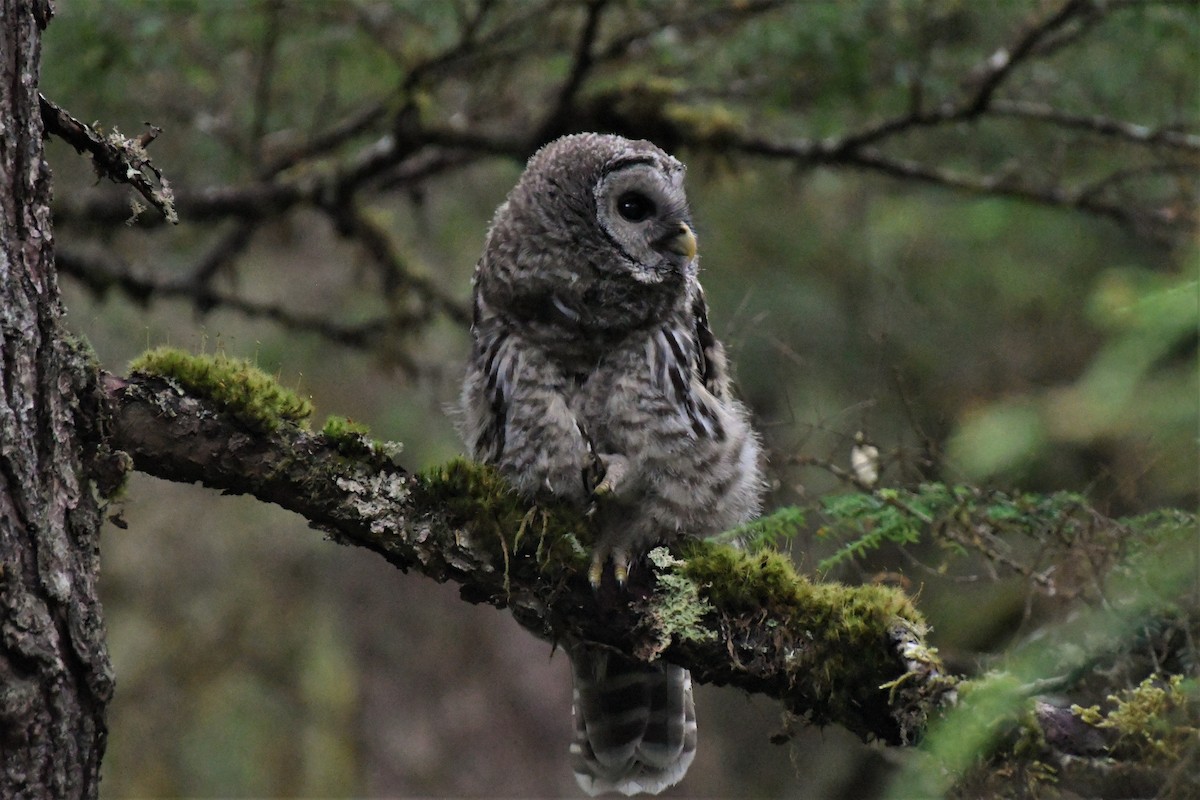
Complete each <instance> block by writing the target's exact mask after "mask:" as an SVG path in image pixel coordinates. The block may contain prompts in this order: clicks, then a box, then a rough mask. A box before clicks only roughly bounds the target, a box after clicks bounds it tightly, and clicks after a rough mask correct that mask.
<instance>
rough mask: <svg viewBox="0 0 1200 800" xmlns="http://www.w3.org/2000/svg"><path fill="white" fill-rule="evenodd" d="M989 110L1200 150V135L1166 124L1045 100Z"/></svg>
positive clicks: (1136, 141) (1003, 102) (997, 103)
mask: <svg viewBox="0 0 1200 800" xmlns="http://www.w3.org/2000/svg"><path fill="white" fill-rule="evenodd" d="M988 111H989V113H990V114H993V115H996V116H1001V117H1016V118H1019V119H1031V120H1037V121H1038V122H1048V123H1050V124H1052V125H1057V126H1059V127H1062V128H1072V129H1075V130H1082V131H1087V132H1089V133H1095V134H1098V135H1101V136H1111V137H1113V138H1116V139H1121V140H1123V141H1127V142H1132V143H1134V144H1143V145H1157V146H1161V147H1167V148H1172V149H1177V150H1186V151H1187V152H1190V153H1200V136H1198V135H1196V134H1192V133H1185V132H1183V131H1177V130H1170V129H1167V128H1152V127H1150V126H1147V125H1137V124H1135V123H1132V122H1126V121H1124V120H1117V119H1111V118H1109V117H1104V116H1100V115H1098V114H1091V115H1087V114H1071V113H1068V112H1066V111H1062V110H1060V109H1057V108H1054V107H1053V106H1050V105H1047V104H1046V103H1033V102H1028V101H1022V100H997V101H995V102H993V103H992V104H991V107H990V108H989V109H988Z"/></svg>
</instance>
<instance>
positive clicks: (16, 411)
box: [0, 0, 112, 798]
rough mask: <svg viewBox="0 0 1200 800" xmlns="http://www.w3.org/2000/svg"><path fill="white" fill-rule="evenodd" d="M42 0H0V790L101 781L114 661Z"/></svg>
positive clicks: (84, 786)
mask: <svg viewBox="0 0 1200 800" xmlns="http://www.w3.org/2000/svg"><path fill="white" fill-rule="evenodd" d="M50 13H51V9H50V6H49V3H46V2H22V1H21V0H0V20H3V24H0V73H2V74H0V379H2V385H0V797H12V798H71V797H83V798H86V797H95V796H96V795H97V793H98V785H99V774H100V759H101V757H102V755H103V752H104V741H105V734H106V731H105V726H104V712H105V708H106V706H107V703H108V700H109V697H110V696H111V694H112V669H111V665H110V663H109V660H108V653H107V650H106V649H105V643H104V625H103V622H102V619H101V614H100V604H99V602H98V600H97V595H96V578H97V570H98V543H99V540H98V537H99V522H100V513H99V504H98V501H97V499H96V497H95V496H94V493H93V492H92V489H91V486H90V484H89V482H88V481H87V479H86V477H85V476H84V465H83V458H82V447H81V442H82V441H83V438H84V437H83V436H82V435H81V431H80V429H79V426H80V421H81V420H82V419H83V418H84V415H81V414H80V413H79V402H78V398H79V397H80V396H81V394H82V392H81V390H82V388H83V385H82V376H85V375H86V374H87V371H86V370H85V369H84V366H83V363H82V360H81V359H80V357H79V356H78V355H77V353H76V352H75V351H74V350H73V349H72V346H71V340H70V339H69V338H68V337H67V336H66V335H65V332H64V329H63V326H62V315H63V308H62V304H61V301H60V298H59V291H58V284H57V282H56V279H55V275H54V269H53V266H54V261H53V260H54V251H53V239H52V231H51V224H50V210H49V203H50V171H49V169H48V168H47V166H46V163H45V160H44V158H43V148H42V121H41V115H40V112H39V107H38V75H39V64H40V59H41V32H42V30H43V29H44V28H45V26H46V23H47V22H48V20H49V16H50Z"/></svg>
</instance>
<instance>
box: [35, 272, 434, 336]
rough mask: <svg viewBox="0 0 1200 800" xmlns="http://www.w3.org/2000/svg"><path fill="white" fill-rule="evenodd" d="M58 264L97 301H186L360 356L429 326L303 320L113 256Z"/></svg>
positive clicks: (387, 320)
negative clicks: (116, 295)
mask: <svg viewBox="0 0 1200 800" xmlns="http://www.w3.org/2000/svg"><path fill="white" fill-rule="evenodd" d="M56 262H57V265H58V271H59V273H60V274H62V275H68V276H70V277H72V278H74V279H75V280H77V281H79V282H80V283H82V284H83V285H84V286H85V287H86V288H87V289H88V290H89V291H90V292H91V293H92V294H93V295H95V296H97V297H103V296H104V294H105V293H107V292H109V291H111V290H113V289H116V290H118V291H120V292H122V293H123V294H125V295H126V296H128V297H129V298H130V299H132V300H134V301H135V302H137V303H140V304H142V305H146V304H148V303H150V302H153V301H155V300H175V299H179V300H186V301H188V302H190V303H191V304H192V305H193V306H194V307H195V308H196V310H197V311H198V312H202V313H203V312H208V311H211V310H213V309H224V310H229V311H234V312H237V313H239V314H243V315H244V316H246V317H247V318H249V319H263V320H267V321H270V322H273V323H275V324H277V325H279V326H280V327H281V328H283V329H284V330H289V331H295V332H297V333H311V334H316V335H318V336H321V337H322V338H324V339H327V340H329V341H331V342H333V343H335V344H339V345H342V346H344V347H349V348H352V349H355V350H366V351H371V350H374V349H375V348H376V347H378V346H379V344H380V339H381V338H382V337H384V336H385V335H386V334H388V333H389V332H395V333H400V332H407V331H410V330H413V329H415V328H417V327H418V326H419V325H421V324H422V323H423V322H424V319H423V318H421V317H414V318H406V317H404V316H401V315H398V314H397V315H389V316H387V317H384V318H380V319H375V320H371V321H368V322H362V323H358V324H340V323H337V322H334V321H332V320H330V319H327V318H325V317H318V316H310V315H305V314H299V313H297V312H294V311H290V310H288V309H286V308H283V307H282V306H277V305H272V304H269V303H257V302H254V301H252V300H247V299H245V298H243V297H240V296H238V295H236V294H225V293H222V292H218V291H216V290H214V289H212V288H210V287H209V286H207V285H206V284H203V283H198V282H196V281H192V280H184V281H168V280H162V279H158V278H152V277H147V276H143V275H139V274H137V273H136V272H135V271H134V270H133V269H132V268H131V267H130V266H129V265H127V264H124V263H122V262H120V261H118V260H117V259H116V258H115V257H113V256H111V255H108V254H99V253H90V254H84V253H80V252H76V251H74V250H71V249H70V248H59V251H58V254H57V257H56Z"/></svg>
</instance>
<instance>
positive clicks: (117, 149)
mask: <svg viewBox="0 0 1200 800" xmlns="http://www.w3.org/2000/svg"><path fill="white" fill-rule="evenodd" d="M38 101H39V103H40V107H41V114H42V125H43V126H44V128H45V130H46V132H47V133H50V134H53V135H55V136H57V137H59V138H60V139H62V140H63V141H64V142H66V143H67V144H69V145H71V146H72V147H74V148H75V150H76V152H79V153H89V154H91V156H92V163H94V164H95V166H96V171H97V172H99V173H100V174H101V175H103V176H104V177H106V178H108V179H109V180H111V181H113V182H114V183H128V184H129V185H131V186H133V187H134V188H135V189H137V190H138V192H139V193H140V194H141V195H142V197H144V198H146V200H147V201H148V202H149V203H150V204H151V205H152V206H154V207H155V208H157V209H158V210H159V213H161V214H162V215H163V218H164V219H166V220H167V222H170V223H171V224H172V225H176V224H178V223H179V217H178V215H177V214H176V211H175V197H174V195H173V194H172V192H171V185H170V184H169V183H168V182H167V179H166V178H165V177H163V174H162V172H161V171H160V170H159V169H158V167H156V166H154V164H152V163H151V161H150V157H149V156H148V155H146V149H145V148H146V145H148V144H150V142H152V141H153V140H154V138H155V137H156V136H157V135H158V132H157V131H158V130H160V129H156V128H153V127H152V128H151V129H150V134H149V135H147V134H143V135H142V136H139V137H138V138H137V139H136V140H131V139H128V138H126V137H124V136H122V135H120V134H119V133H117V132H116V131H114V132H113V133H111V134H109V135H108V136H101V135H100V134H99V133H97V132H96V131H95V130H94V129H93V128H92V127H91V126H89V125H85V124H84V123H82V122H80V121H79V120H77V119H75V118H74V117H72V116H71V115H70V114H68V113H67V112H66V111H64V110H63V109H62V108H60V107H59V106H57V105H55V104H54V103H53V102H51V101H50V100H48V99H46V96H45V95H44V94H40V93H39V94H38ZM147 173H149V174H150V175H152V176H153V177H154V180H153V181H152V180H151V179H150V177H148V175H147ZM156 184H157V185H156Z"/></svg>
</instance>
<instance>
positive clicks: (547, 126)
mask: <svg viewBox="0 0 1200 800" xmlns="http://www.w3.org/2000/svg"><path fill="white" fill-rule="evenodd" d="M607 4H608V0H589V2H588V4H587V17H586V18H585V19H584V22H583V28H582V29H581V30H580V32H579V41H578V42H576V44H575V55H574V59H573V60H572V63H571V72H570V74H569V75H567V80H566V81H565V82H564V83H563V85H562V87H561V88H560V89H559V92H558V97H557V98H556V99H555V101H554V105H553V106H552V107H551V110H550V113H549V114H548V115H547V116H546V120H545V122H543V123H542V125H541V129H540V130H539V131H538V136H537V138H538V139H541V140H543V141H548V140H550V139H553V138H555V137H556V136H558V135H559V134H560V133H563V132H564V131H563V130H562V126H563V122H564V121H565V120H567V119H568V118H569V117H570V115H571V106H572V105H573V104H574V103H575V97H576V96H577V95H578V94H579V89H580V87H582V86H583V82H584V80H585V79H586V78H587V75H588V71H589V70H590V69H591V68H592V63H593V61H594V59H593V56H592V49H593V48H594V47H595V44H596V35H597V33H599V31H600V17H601V16H602V15H603V13H604V7H605V6H606V5H607Z"/></svg>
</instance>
